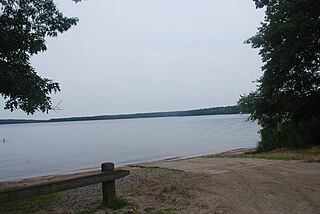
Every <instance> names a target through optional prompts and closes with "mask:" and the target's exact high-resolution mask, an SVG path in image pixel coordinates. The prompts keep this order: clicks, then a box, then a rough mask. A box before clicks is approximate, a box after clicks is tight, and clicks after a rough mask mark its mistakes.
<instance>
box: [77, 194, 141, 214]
mask: <svg viewBox="0 0 320 214" xmlns="http://www.w3.org/2000/svg"><path fill="white" fill-rule="evenodd" d="M135 207H136V206H135V205H134V204H133V203H131V202H129V201H128V200H127V199H125V198H124V197H121V196H120V197H117V198H116V201H115V204H114V206H113V207H112V208H109V209H108V208H107V207H106V206H105V205H104V204H103V202H102V201H100V202H99V203H98V204H97V205H96V206H94V207H91V208H88V209H85V210H82V211H80V212H78V213H77V214H92V213H95V212H96V211H98V210H106V209H108V210H109V211H108V213H118V211H121V210H122V209H132V211H133V213H135V212H134V209H135ZM124 211H125V210H124ZM120 213H123V212H120ZM126 213H127V212H126ZM130 213H131V212H130Z"/></svg>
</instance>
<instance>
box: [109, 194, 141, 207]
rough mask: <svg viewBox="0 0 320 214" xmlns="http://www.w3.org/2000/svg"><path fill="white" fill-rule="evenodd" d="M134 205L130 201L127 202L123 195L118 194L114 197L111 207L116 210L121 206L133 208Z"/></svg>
mask: <svg viewBox="0 0 320 214" xmlns="http://www.w3.org/2000/svg"><path fill="white" fill-rule="evenodd" d="M134 207H135V205H134V204H133V203H131V202H129V201H128V200H127V199H125V198H124V197H122V196H120V197H117V198H116V202H115V205H114V206H113V207H112V209H115V210H118V209H123V208H134Z"/></svg>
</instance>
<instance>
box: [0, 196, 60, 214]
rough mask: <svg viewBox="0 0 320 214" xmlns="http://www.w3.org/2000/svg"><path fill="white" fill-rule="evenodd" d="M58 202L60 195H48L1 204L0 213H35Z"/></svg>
mask: <svg viewBox="0 0 320 214" xmlns="http://www.w3.org/2000/svg"><path fill="white" fill-rule="evenodd" d="M57 200H58V194H56V193H53V194H48V195H44V196H39V197H34V198H30V199H26V200H21V201H17V202H10V203H5V204H1V206H0V213H35V212H38V211H39V210H41V209H42V208H43V207H45V206H46V205H47V204H49V203H53V202H55V201H57Z"/></svg>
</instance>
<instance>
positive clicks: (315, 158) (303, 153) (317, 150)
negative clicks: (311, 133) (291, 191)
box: [207, 146, 320, 163]
mask: <svg viewBox="0 0 320 214" xmlns="http://www.w3.org/2000/svg"><path fill="white" fill-rule="evenodd" d="M207 157H209V158H259V159H268V160H301V161H304V162H307V163H320V146H313V147H311V148H307V149H288V148H281V149H275V150H272V151H268V152H256V151H253V152H245V153H243V154H232V153H230V154H228V153H224V154H216V155H209V156H207Z"/></svg>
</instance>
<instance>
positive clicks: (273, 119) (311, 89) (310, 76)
mask: <svg viewBox="0 0 320 214" xmlns="http://www.w3.org/2000/svg"><path fill="white" fill-rule="evenodd" d="M254 1H255V3H256V6H257V8H262V7H265V9H266V11H265V20H264V22H263V23H262V24H261V26H260V27H259V28H258V32H257V34H256V35H255V36H253V37H251V38H250V39H248V40H247V41H246V43H249V44H251V45H252V47H253V48H259V49H260V52H259V55H260V56H261V57H262V61H263V63H264V65H263V67H262V71H263V76H262V77H261V78H260V79H259V80H258V88H257V91H256V92H254V95H255V96H251V97H247V96H244V97H241V98H240V100H239V102H242V101H244V100H245V99H249V100H251V101H252V102H253V104H251V106H254V108H255V109H254V110H255V114H254V115H252V118H253V119H257V120H258V122H259V123H260V124H261V126H262V130H261V137H262V141H261V145H262V147H265V148H269V149H271V148H274V147H277V146H305V145H310V144H319V141H318V139H317V138H318V137H319V134H317V133H318V131H317V130H320V111H319V106H320V74H319V72H320V1H319V0H254ZM251 95H252V94H251ZM279 124H282V125H283V127H284V128H283V129H284V131H283V133H282V135H283V136H282V137H281V140H279V139H277V145H273V146H271V147H269V145H270V144H272V142H271V140H270V139H272V140H274V137H271V135H273V134H275V133H276V129H277V126H279ZM268 139H269V140H268ZM273 144H274V143H273Z"/></svg>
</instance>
